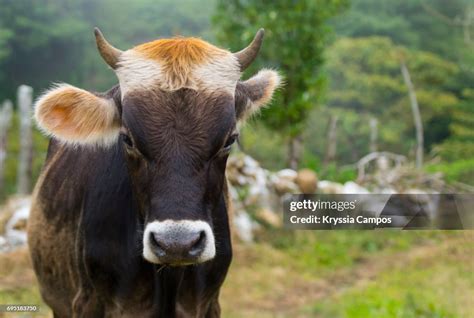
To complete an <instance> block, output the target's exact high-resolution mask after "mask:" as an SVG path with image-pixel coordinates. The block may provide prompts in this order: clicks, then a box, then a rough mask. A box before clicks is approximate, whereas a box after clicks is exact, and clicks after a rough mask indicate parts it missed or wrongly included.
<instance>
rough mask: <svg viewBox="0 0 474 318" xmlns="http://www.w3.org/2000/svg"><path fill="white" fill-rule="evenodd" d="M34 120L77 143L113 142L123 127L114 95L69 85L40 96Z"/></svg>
mask: <svg viewBox="0 0 474 318" xmlns="http://www.w3.org/2000/svg"><path fill="white" fill-rule="evenodd" d="M35 119H36V121H37V123H38V126H39V127H40V128H41V129H42V130H43V131H44V132H45V133H46V134H48V135H50V136H53V137H54V138H57V139H59V140H62V141H64V142H66V143H69V144H76V145H77V144H79V145H102V146H107V145H110V144H112V143H113V142H115V141H116V140H117V137H118V135H119V131H120V126H121V123H120V116H119V112H118V108H117V106H116V105H115V102H114V100H113V99H112V98H108V97H107V96H100V95H96V94H93V93H90V92H88V91H85V90H82V89H80V88H77V87H74V86H71V85H67V84H61V85H58V86H56V87H54V88H53V89H51V90H49V91H47V92H46V93H45V94H43V95H42V96H41V97H40V98H39V99H38V101H37V102H36V104H35Z"/></svg>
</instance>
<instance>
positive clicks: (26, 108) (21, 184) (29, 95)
mask: <svg viewBox="0 0 474 318" xmlns="http://www.w3.org/2000/svg"><path fill="white" fill-rule="evenodd" d="M32 101H33V89H32V88H31V87H30V86H26V85H21V86H20V87H18V115H19V117H20V158H19V162H18V175H17V193H18V194H28V193H29V192H30V187H31V164H32V159H33V139H32V135H31V116H32Z"/></svg>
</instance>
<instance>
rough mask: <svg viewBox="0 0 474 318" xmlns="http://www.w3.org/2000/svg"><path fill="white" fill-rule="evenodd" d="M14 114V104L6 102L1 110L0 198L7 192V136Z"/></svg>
mask: <svg viewBox="0 0 474 318" xmlns="http://www.w3.org/2000/svg"><path fill="white" fill-rule="evenodd" d="M12 114H13V104H12V102H11V101H9V100H6V101H4V102H3V104H2V107H1V108H0V196H1V195H3V194H4V191H5V159H6V158H7V140H8V138H7V135H8V129H9V128H10V124H11V119H12Z"/></svg>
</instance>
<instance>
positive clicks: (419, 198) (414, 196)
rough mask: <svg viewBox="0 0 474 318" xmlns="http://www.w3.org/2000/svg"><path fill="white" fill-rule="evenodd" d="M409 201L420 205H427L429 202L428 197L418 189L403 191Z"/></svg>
mask: <svg viewBox="0 0 474 318" xmlns="http://www.w3.org/2000/svg"><path fill="white" fill-rule="evenodd" d="M404 193H405V194H407V197H408V198H409V199H410V201H412V202H415V203H420V204H428V203H430V202H431V198H430V195H429V194H428V193H426V192H425V191H423V190H420V189H408V190H406V191H404Z"/></svg>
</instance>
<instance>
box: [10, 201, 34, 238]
mask: <svg viewBox="0 0 474 318" xmlns="http://www.w3.org/2000/svg"><path fill="white" fill-rule="evenodd" d="M29 215H30V201H29V200H25V201H24V202H23V205H21V206H20V207H19V208H18V210H16V211H15V213H14V214H13V216H12V217H11V219H10V220H9V221H8V222H7V224H6V226H5V238H6V239H7V242H8V244H10V245H11V246H20V245H24V244H26V223H27V221H28V216H29Z"/></svg>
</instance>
